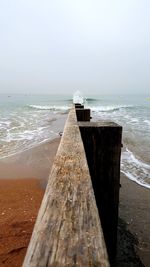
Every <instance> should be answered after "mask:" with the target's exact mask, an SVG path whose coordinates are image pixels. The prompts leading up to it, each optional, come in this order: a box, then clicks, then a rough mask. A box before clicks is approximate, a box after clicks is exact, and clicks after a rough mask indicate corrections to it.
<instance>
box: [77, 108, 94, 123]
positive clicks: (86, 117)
mask: <svg viewBox="0 0 150 267" xmlns="http://www.w3.org/2000/svg"><path fill="white" fill-rule="evenodd" d="M90 113H91V111H90V109H82V108H81V109H80V108H76V115H77V121H90V118H91V115H90Z"/></svg>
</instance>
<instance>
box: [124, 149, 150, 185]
mask: <svg viewBox="0 0 150 267" xmlns="http://www.w3.org/2000/svg"><path fill="white" fill-rule="evenodd" d="M149 170H150V165H149V164H147V163H145V162H142V161H141V160H139V159H137V158H136V157H135V155H134V154H133V153H132V151H130V150H129V149H128V148H126V150H125V151H124V152H123V153H122V159H121V172H122V173H124V174H125V175H126V176H127V177H128V178H129V179H131V180H132V181H135V182H136V183H138V184H140V185H142V186H144V187H147V188H150V175H149Z"/></svg>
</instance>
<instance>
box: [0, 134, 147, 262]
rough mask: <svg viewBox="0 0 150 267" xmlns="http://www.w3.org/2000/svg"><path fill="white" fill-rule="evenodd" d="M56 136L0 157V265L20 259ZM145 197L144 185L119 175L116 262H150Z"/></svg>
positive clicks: (24, 249)
mask: <svg viewBox="0 0 150 267" xmlns="http://www.w3.org/2000/svg"><path fill="white" fill-rule="evenodd" d="M59 141H60V139H55V140H53V141H51V142H46V143H43V144H41V145H39V146H37V147H34V148H32V149H29V150H27V151H25V152H22V153H19V154H16V155H14V156H11V157H8V158H5V159H2V160H1V161H0V226H1V227H0V241H1V242H0V267H8V266H9V267H20V266H21V265H22V262H23V259H24V256H25V253H26V249H27V246H28V243H29V240H30V237H31V233H32V229H33V226H34V223H35V220H36V217H37V213H38V209H39V207H40V203H41V200H42V197H43V194H44V189H45V186H46V183H47V179H48V177H49V173H50V169H51V166H52V162H53V159H54V156H55V154H56V151H57V147H58V144H59ZM149 203H150V194H149V190H148V189H146V188H144V187H141V186H139V185H137V184H136V183H134V182H132V181H130V180H128V178H126V177H124V176H123V175H121V189H120V211H119V217H120V218H121V223H120V220H119V237H118V239H119V246H118V247H119V252H118V263H117V266H129V267H130V266H143V265H142V263H143V264H144V266H145V267H148V266H150V227H149V222H150V213H149V206H150V204H149ZM126 237H127V238H126ZM137 255H138V256H139V257H140V260H141V261H142V263H141V262H140V260H139V259H138V257H137Z"/></svg>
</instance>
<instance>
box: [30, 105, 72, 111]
mask: <svg viewBox="0 0 150 267" xmlns="http://www.w3.org/2000/svg"><path fill="white" fill-rule="evenodd" d="M27 107H28V108H31V109H37V110H52V111H68V110H69V106H55V105H54V106H41V105H27Z"/></svg>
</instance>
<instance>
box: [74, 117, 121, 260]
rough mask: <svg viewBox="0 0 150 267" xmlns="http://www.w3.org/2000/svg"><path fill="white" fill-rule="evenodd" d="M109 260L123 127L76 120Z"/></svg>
mask: <svg viewBox="0 0 150 267" xmlns="http://www.w3.org/2000/svg"><path fill="white" fill-rule="evenodd" d="M78 125H79V127H80V132H81V136H82V140H83V144H84V148H85V152H86V157H87V161H88V166H89V170H90V174H91V179H92V183H93V188H94V193H95V198H96V203H97V207H98V210H99V215H100V220H101V223H102V228H103V233H104V237H105V242H106V246H107V250H108V255H109V259H110V262H111V263H113V261H114V259H115V255H116V244H117V223H118V203H119V184H120V183H119V181H120V154H121V135H122V127H121V126H119V125H117V124H115V123H112V122H98V123H94V122H90V123H88V122H79V123H78Z"/></svg>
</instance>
